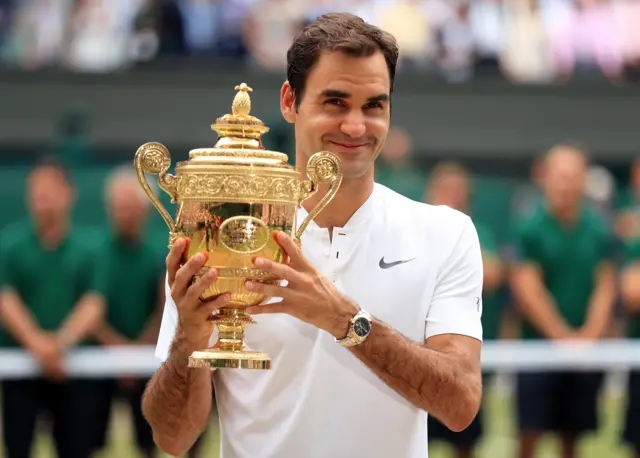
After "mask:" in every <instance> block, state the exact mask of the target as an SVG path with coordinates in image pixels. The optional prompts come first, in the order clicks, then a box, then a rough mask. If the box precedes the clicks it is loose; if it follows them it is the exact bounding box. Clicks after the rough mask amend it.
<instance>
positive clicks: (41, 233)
mask: <svg viewBox="0 0 640 458" xmlns="http://www.w3.org/2000/svg"><path fill="white" fill-rule="evenodd" d="M68 227H69V224H68V222H67V220H66V219H62V218H61V219H59V220H53V221H47V222H46V223H39V224H38V225H37V227H36V232H37V234H38V238H39V239H40V241H41V242H42V244H43V245H44V246H46V247H48V248H53V247H56V246H58V245H60V243H62V240H63V239H64V237H65V236H66V235H67V230H68Z"/></svg>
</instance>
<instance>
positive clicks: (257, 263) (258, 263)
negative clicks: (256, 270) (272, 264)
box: [255, 258, 265, 267]
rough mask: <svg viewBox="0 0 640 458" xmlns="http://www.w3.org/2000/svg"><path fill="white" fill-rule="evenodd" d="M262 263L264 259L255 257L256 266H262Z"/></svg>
mask: <svg viewBox="0 0 640 458" xmlns="http://www.w3.org/2000/svg"><path fill="white" fill-rule="evenodd" d="M264 264H265V262H264V259H262V258H256V260H255V265H256V266H257V267H262V266H264Z"/></svg>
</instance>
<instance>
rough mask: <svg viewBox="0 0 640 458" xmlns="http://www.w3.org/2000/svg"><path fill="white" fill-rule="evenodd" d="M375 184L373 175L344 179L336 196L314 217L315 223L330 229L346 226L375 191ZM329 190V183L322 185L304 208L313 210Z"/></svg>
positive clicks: (304, 204)
mask: <svg viewBox="0 0 640 458" xmlns="http://www.w3.org/2000/svg"><path fill="white" fill-rule="evenodd" d="M304 174H306V172H304ZM304 174H303V176H304ZM367 175H368V174H367ZM373 184H374V183H373V179H372V177H369V176H366V175H365V176H363V177H361V178H358V179H355V180H345V179H343V180H342V184H341V185H340V189H339V190H338V192H337V193H336V195H335V196H334V198H333V199H331V202H329V203H328V204H327V206H326V207H325V208H324V210H322V211H321V212H320V214H318V216H316V218H315V219H314V221H315V223H316V224H317V225H318V226H319V227H322V228H327V229H329V231H331V230H332V229H333V228H334V227H344V226H345V224H347V222H348V221H349V219H350V218H351V217H352V216H353V214H354V213H355V212H356V211H358V209H359V208H360V207H361V206H362V205H363V204H364V203H365V202H366V201H367V199H368V198H369V196H370V195H371V193H372V192H373ZM328 190H329V186H328V185H326V184H323V185H320V186H319V187H318V192H316V193H315V194H314V195H313V196H311V197H310V198H308V199H307V200H305V201H304V202H303V203H302V206H303V207H304V209H305V210H306V211H307V212H311V210H313V208H314V207H315V206H316V205H318V203H319V202H320V200H321V199H322V198H323V197H324V196H325V195H326V194H327V191H328Z"/></svg>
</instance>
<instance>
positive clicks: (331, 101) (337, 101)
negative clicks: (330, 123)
mask: <svg viewBox="0 0 640 458" xmlns="http://www.w3.org/2000/svg"><path fill="white" fill-rule="evenodd" d="M324 103H325V105H333V106H336V107H345V106H346V104H345V103H344V100H342V99H327V100H325V102H324Z"/></svg>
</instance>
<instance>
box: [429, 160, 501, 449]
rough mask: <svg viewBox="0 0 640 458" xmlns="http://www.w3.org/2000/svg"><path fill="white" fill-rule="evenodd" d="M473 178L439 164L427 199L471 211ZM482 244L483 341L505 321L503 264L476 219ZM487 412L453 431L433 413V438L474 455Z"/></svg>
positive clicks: (493, 335)
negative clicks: (501, 301) (500, 298)
mask: <svg viewBox="0 0 640 458" xmlns="http://www.w3.org/2000/svg"><path fill="white" fill-rule="evenodd" d="M470 186H471V184H470V178H469V175H468V172H467V171H466V170H465V169H464V168H463V167H462V166H461V165H460V164H457V163H454V162H445V163H441V164H437V165H436V166H435V167H434V168H433V170H432V172H431V175H430V178H429V187H428V188H427V190H426V193H425V199H424V200H425V201H426V202H427V203H429V204H431V205H447V206H449V207H451V208H453V209H455V210H458V211H461V212H463V213H468V212H469V194H470ZM474 224H475V227H476V231H477V233H478V238H479V239H480V247H481V249H482V260H483V270H484V284H483V292H482V303H480V299H478V304H477V305H478V307H479V308H480V307H481V310H482V335H483V341H491V340H495V339H497V338H498V336H499V333H500V329H501V326H502V320H503V317H502V315H503V311H502V309H501V307H500V301H499V297H498V291H499V289H500V287H501V285H502V282H503V272H502V271H503V267H502V262H501V261H500V258H499V256H498V246H497V241H496V238H495V235H494V233H493V231H492V230H491V229H490V228H489V227H487V226H484V225H482V224H480V223H478V222H477V221H474ZM489 376H490V374H487V373H485V374H484V380H483V386H485V387H486V386H487V385H488V383H487V382H488V378H489ZM483 416H484V411H483V409H482V408H481V410H480V412H479V413H478V415H476V417H475V418H474V420H473V422H472V423H471V425H469V426H468V427H467V428H466V429H465V430H464V431H462V432H459V433H453V432H452V431H450V430H449V429H448V428H447V427H445V426H444V425H443V424H442V423H440V421H438V420H437V419H436V418H434V417H433V416H431V415H430V416H429V417H428V423H429V424H428V429H429V440H430V441H438V440H442V441H445V442H448V443H449V444H451V445H453V446H454V448H455V450H456V456H457V458H470V457H471V456H473V450H474V447H475V446H476V445H477V443H478V441H479V439H480V437H481V435H482V433H483V424H484V421H483Z"/></svg>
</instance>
